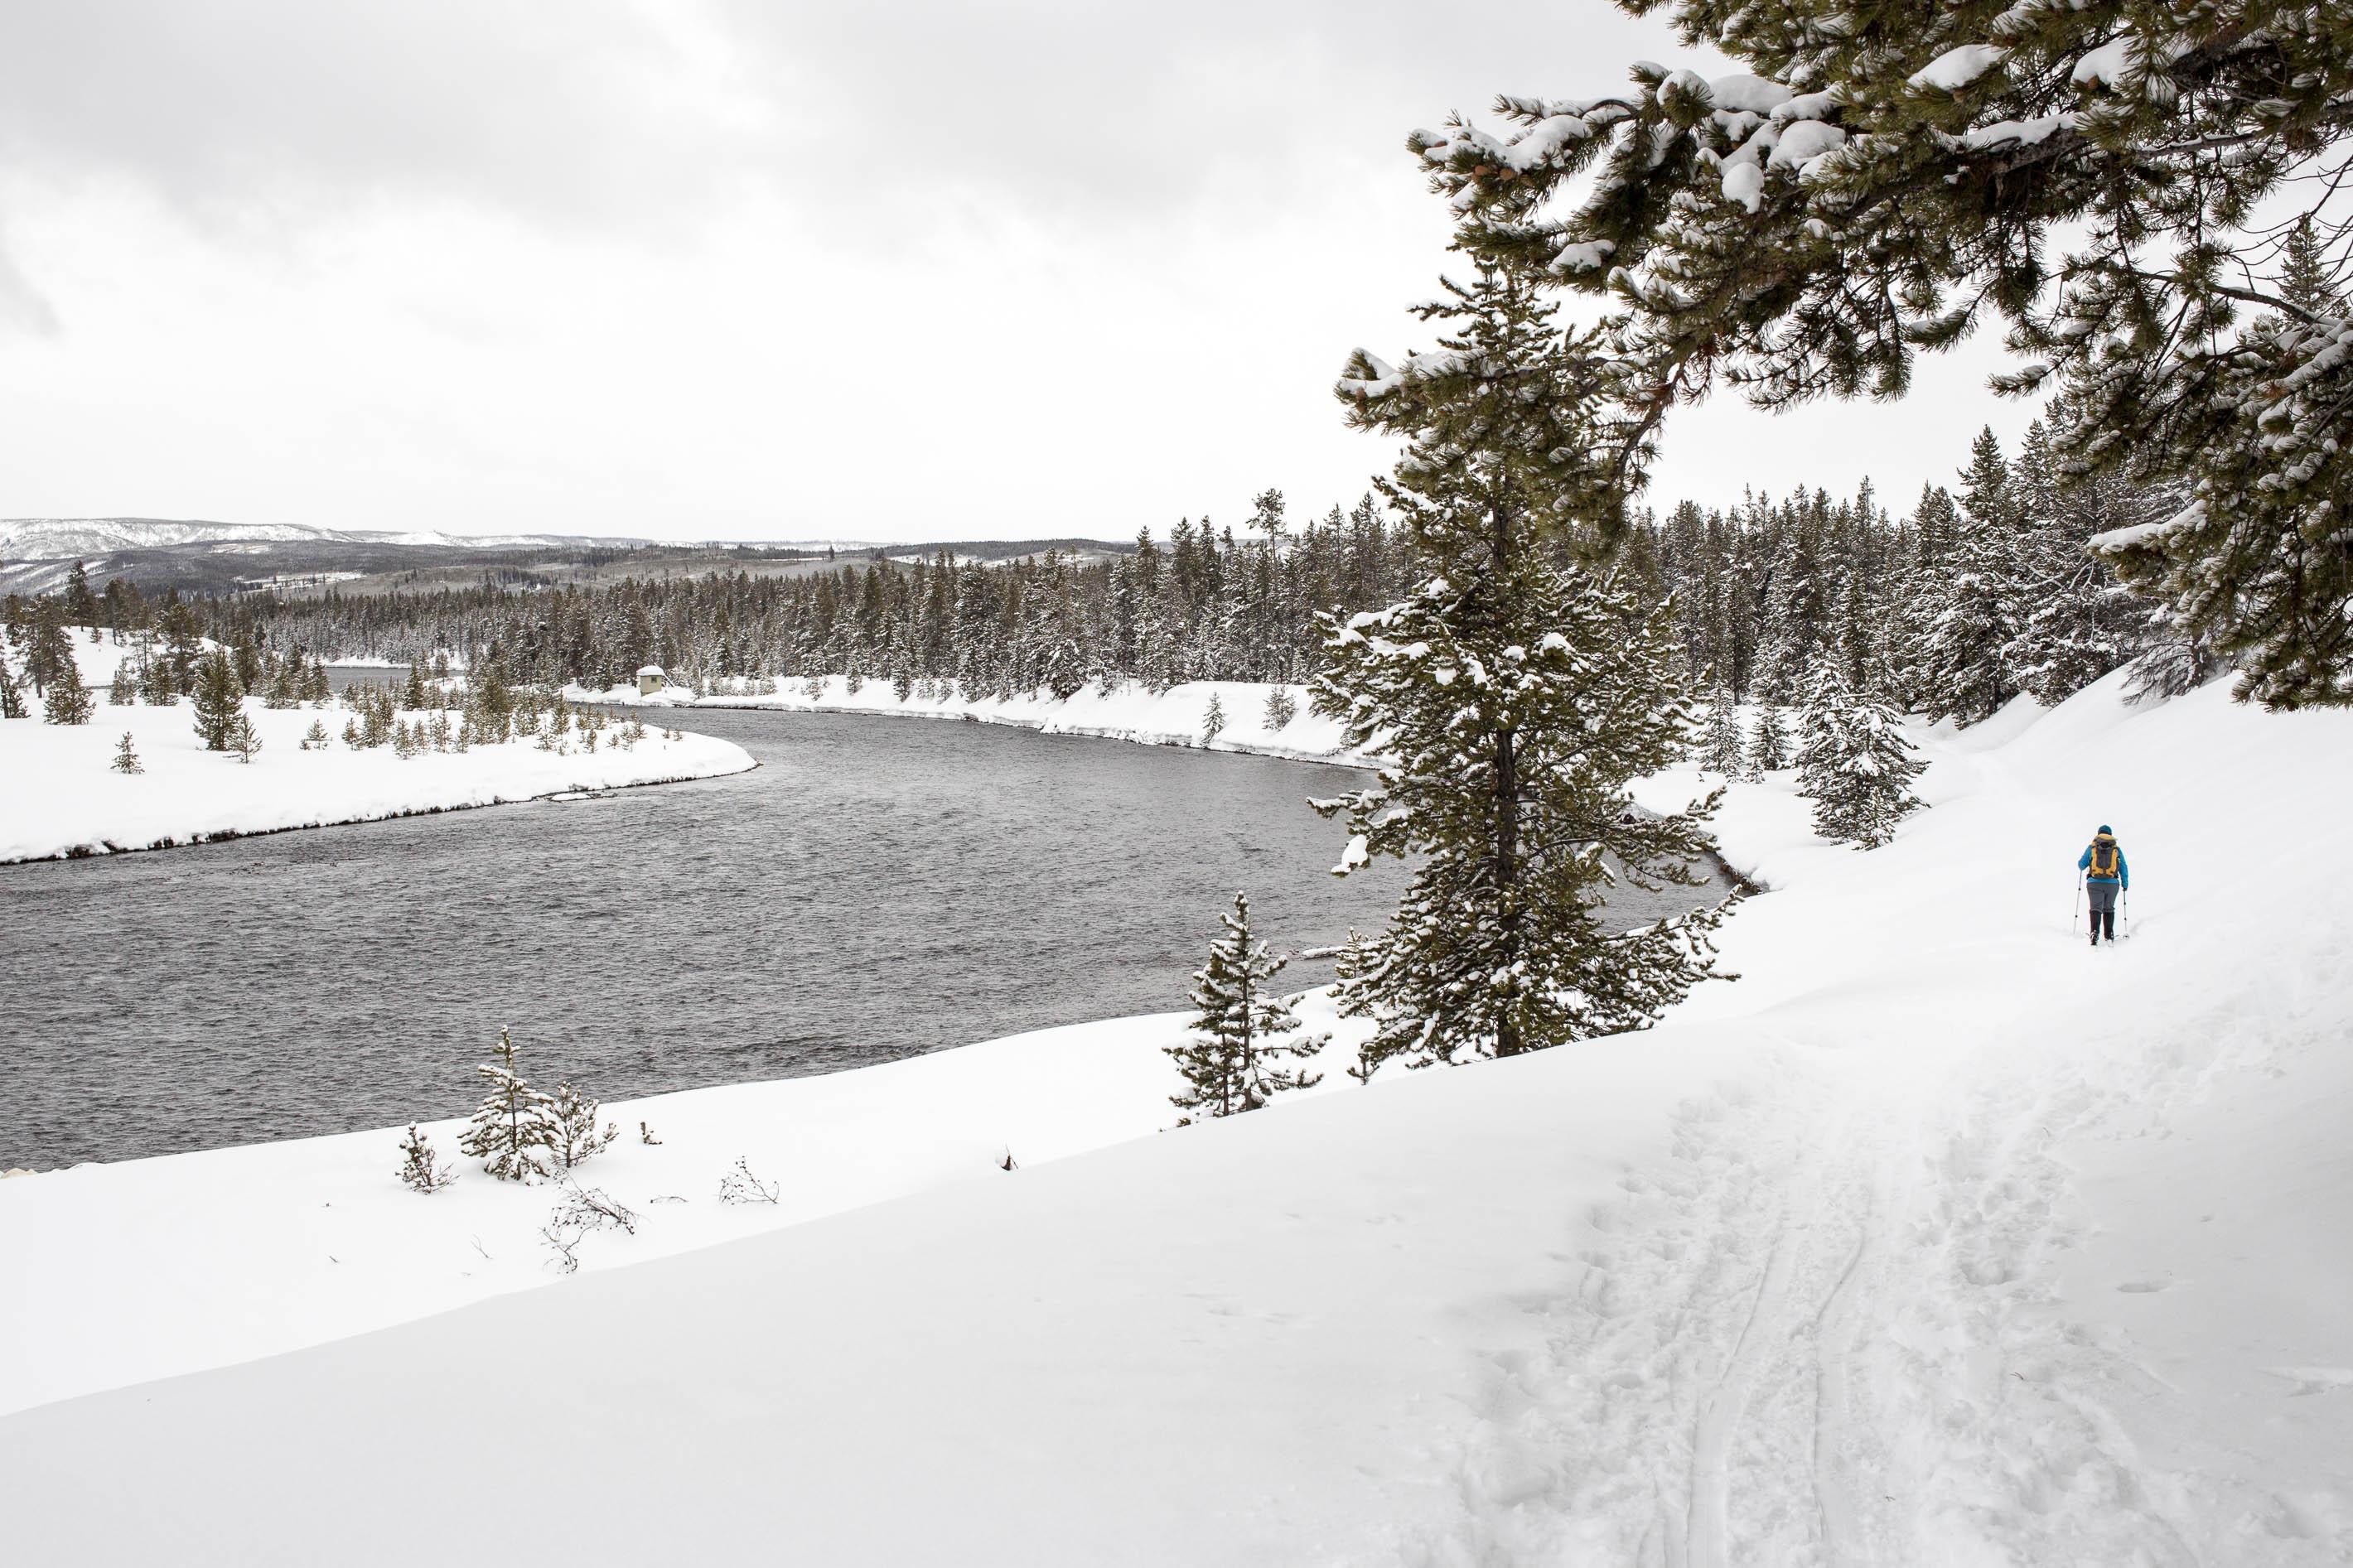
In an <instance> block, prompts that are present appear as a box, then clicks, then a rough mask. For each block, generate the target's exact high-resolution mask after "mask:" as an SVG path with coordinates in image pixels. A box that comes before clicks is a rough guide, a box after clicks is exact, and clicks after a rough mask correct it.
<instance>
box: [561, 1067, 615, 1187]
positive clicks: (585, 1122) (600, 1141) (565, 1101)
mask: <svg viewBox="0 0 2353 1568" xmlns="http://www.w3.org/2000/svg"><path fill="white" fill-rule="evenodd" d="M547 1116H548V1147H549V1149H550V1150H551V1151H552V1152H554V1155H555V1158H556V1159H557V1161H559V1162H560V1163H562V1164H563V1166H564V1168H565V1170H567V1171H568V1170H570V1169H571V1168H572V1167H573V1166H575V1165H577V1164H580V1163H582V1162H584V1161H586V1160H587V1159H589V1158H590V1157H592V1156H593V1155H596V1154H599V1153H602V1152H604V1151H605V1150H607V1149H609V1148H611V1147H612V1145H613V1140H614V1139H616V1138H617V1137H619V1136H620V1135H621V1129H620V1127H619V1126H618V1125H617V1123H614V1122H610V1121H608V1122H607V1123H606V1124H605V1126H604V1129H603V1131H598V1130H597V1127H596V1101H595V1100H590V1099H588V1098H587V1097H586V1095H584V1094H582V1093H581V1092H580V1091H579V1090H578V1089H574V1088H573V1087H572V1085H571V1084H569V1083H559V1084H557V1085H556V1086H555V1092H554V1094H552V1095H550V1096H548V1100H547Z"/></svg>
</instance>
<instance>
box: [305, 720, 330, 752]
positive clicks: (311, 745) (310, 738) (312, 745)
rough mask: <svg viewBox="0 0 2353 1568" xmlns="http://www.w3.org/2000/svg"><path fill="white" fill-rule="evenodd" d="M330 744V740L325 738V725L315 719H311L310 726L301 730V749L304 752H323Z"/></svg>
mask: <svg viewBox="0 0 2353 1568" xmlns="http://www.w3.org/2000/svg"><path fill="white" fill-rule="evenodd" d="M331 744H332V742H330V741H329V740H328V739H327V726H326V725H325V724H323V723H322V722H320V721H318V720H316V719H313V720H311V727H310V728H309V729H308V730H306V731H303V732H302V749H303V750H304V751H306V752H323V751H325V750H326V749H327V748H328V746H330V745H331Z"/></svg>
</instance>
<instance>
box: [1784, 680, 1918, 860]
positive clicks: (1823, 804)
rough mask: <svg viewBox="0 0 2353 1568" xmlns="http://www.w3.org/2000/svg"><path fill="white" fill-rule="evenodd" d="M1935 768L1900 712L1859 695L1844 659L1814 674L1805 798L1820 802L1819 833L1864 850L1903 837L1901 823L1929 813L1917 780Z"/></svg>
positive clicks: (1803, 769) (1801, 767) (1802, 766)
mask: <svg viewBox="0 0 2353 1568" xmlns="http://www.w3.org/2000/svg"><path fill="white" fill-rule="evenodd" d="M1927 765H1928V764H1927V763H1924V762H1922V761H1921V760H1920V759H1919V757H1918V756H1917V755H1915V753H1914V752H1913V749H1912V743H1911V742H1909V741H1906V740H1905V738H1904V732H1903V731H1902V730H1901V729H1899V728H1898V727H1897V726H1896V722H1895V715H1894V712H1893V711H1891V710H1889V709H1888V708H1886V707H1885V706H1884V705H1883V704H1882V703H1880V702H1878V701H1876V700H1873V699H1871V698H1868V697H1860V696H1857V695H1856V694H1855V692H1854V691H1853V690H1852V689H1850V688H1849V687H1848V685H1847V683H1846V675H1845V672H1844V671H1843V670H1842V669H1841V668H1839V665H1838V662H1837V661H1836V660H1834V659H1832V660H1825V661H1824V662H1823V664H1822V665H1821V667H1820V668H1818V669H1817V670H1816V671H1815V672H1814V682H1813V687H1812V689H1811V690H1810V692H1809V693H1808V694H1807V698H1806V713H1805V748H1804V750H1803V751H1802V752H1799V756H1798V779H1799V784H1798V793H1799V794H1800V795H1805V796H1806V797H1807V798H1808V799H1810V800H1811V801H1812V802H1813V803H1814V831H1815V833H1817V834H1818V835H1820V837H1824V838H1830V839H1835V840H1838V841H1840V842H1841V843H1847V844H1852V845H1855V846H1856V847H1859V848H1863V849H1875V848H1877V847H1879V846H1880V845H1882V844H1884V843H1886V842H1887V841H1888V840H1889V839H1891V838H1893V837H1895V825H1896V824H1897V823H1899V822H1901V821H1903V820H1904V818H1905V817H1906V816H1910V815H1911V814H1912V813H1913V812H1915V811H1917V810H1919V809H1920V808H1921V805H1922V804H1923V803H1922V802H1921V800H1920V798H1919V797H1918V796H1917V795H1914V794H1913V793H1912V781H1913V779H1915V777H1917V776H1918V775H1919V774H1920V773H1921V771H1922V770H1923V769H1925V768H1926V766H1927Z"/></svg>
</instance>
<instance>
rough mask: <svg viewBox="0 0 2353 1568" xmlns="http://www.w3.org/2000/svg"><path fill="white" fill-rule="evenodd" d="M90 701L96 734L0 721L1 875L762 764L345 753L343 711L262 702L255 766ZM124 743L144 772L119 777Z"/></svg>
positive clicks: (712, 744) (600, 756) (727, 755)
mask: <svg viewBox="0 0 2353 1568" xmlns="http://www.w3.org/2000/svg"><path fill="white" fill-rule="evenodd" d="M75 651H76V652H77V653H78V654H79V653H81V652H82V651H83V649H81V648H77V649H76V650H75ZM89 651H90V652H92V653H96V652H98V651H100V650H98V649H90V650H89ZM87 662H88V661H85V664H86V666H87ZM110 668H111V667H110ZM83 673H84V677H85V679H88V678H89V674H90V672H89V669H88V668H87V667H86V668H85V669H84V672H83ZM92 697H93V699H94V700H96V702H97V704H98V707H97V710H96V711H95V712H94V713H93V714H92V715H91V717H90V722H89V723H87V724H76V725H56V724H47V723H43V722H42V721H40V719H39V718H38V716H37V715H38V711H39V710H38V709H37V707H36V708H35V710H34V711H35V714H36V716H35V717H33V718H28V719H13V720H8V721H5V722H0V805H5V810H0V863H5V862H7V861H11V860H37V859H47V858H54V857H57V856H61V855H72V854H82V853H90V854H103V853H108V852H111V851H116V850H126V849H147V848H155V847H167V846H170V845H174V844H193V843H196V842H198V841H200V840H203V839H206V838H212V837H229V836H235V835H238V834H247V833H274V832H277V831H279V830H280V829H281V828H288V827H317V826H324V825H326V824H329V823H341V822H368V821H374V820H375V819H378V818H381V817H387V816H412V815H415V814H417V813H420V812H432V811H456V810H460V809H463V808H465V807H468V806H476V805H498V804H500V803H501V802H505V801H516V800H531V799H534V798H536V797H538V796H541V795H554V794H558V793H561V792H564V791H567V790H592V789H617V788H620V787H622V786H624V785H629V784H662V783H668V782H670V781H673V780H678V779H691V778H708V777H711V776H713V775H715V774H719V773H741V772H743V771H744V769H746V768H749V767H752V766H754V763H753V761H752V757H751V753H749V752H745V751H744V749H743V748H742V747H741V746H738V745H735V744H733V742H727V741H722V740H718V739H715V738H713V737H712V736H708V735H692V734H690V735H687V736H686V737H685V738H684V739H682V740H678V741H668V740H664V739H663V738H662V731H660V730H659V729H658V728H652V727H649V728H648V730H647V731H646V735H645V739H643V740H642V741H639V742H638V743H637V744H636V745H635V746H633V747H630V748H628V749H626V750H624V749H623V748H621V747H619V746H617V745H615V744H613V743H612V742H613V738H614V733H615V731H613V730H611V729H608V730H607V731H605V733H604V735H603V736H602V737H600V743H599V744H598V747H597V749H596V751H595V752H586V751H584V750H583V749H582V747H581V745H580V743H579V742H578V741H577V739H576V738H575V740H574V742H573V743H572V748H571V750H570V752H552V751H542V750H541V749H540V748H539V747H538V746H537V745H535V744H533V743H531V742H507V743H505V744H503V745H496V746H476V747H473V748H472V749H470V750H469V751H466V752H422V753H420V754H418V755H417V756H415V757H411V758H407V759H406V760H404V759H402V758H401V757H399V756H398V755H397V754H396V753H395V752H394V751H393V750H392V748H391V747H389V746H378V747H375V748H372V749H369V750H366V751H352V750H350V749H348V748H346V747H345V746H344V745H343V741H342V739H341V737H342V734H343V724H344V721H346V720H347V719H349V718H350V715H349V714H348V713H346V712H345V711H344V710H342V709H340V708H334V707H329V708H326V709H324V710H319V709H311V708H292V709H269V708H265V707H263V706H262V705H261V703H260V702H259V700H253V699H248V700H247V702H246V711H247V712H248V714H250V715H251V717H252V719H253V722H254V725H255V727H256V729H258V730H259V731H260V733H261V738H262V745H261V750H260V751H259V752H257V753H255V755H254V757H253V760H252V761H251V762H249V763H248V762H246V761H244V760H242V759H241V758H239V757H238V756H237V755H235V754H234V753H230V752H208V751H206V750H205V749H204V742H203V741H202V740H201V739H199V738H198V736H197V735H196V732H195V710H194V709H193V708H192V707H190V705H189V704H188V703H187V702H185V701H183V702H180V703H178V704H177V705H175V706H174V707H170V708H150V707H146V706H144V705H141V706H133V707H122V708H117V707H114V706H112V705H111V704H110V703H109V702H108V701H107V700H106V694H105V692H104V691H103V690H100V691H96V692H93V693H92ZM411 717H414V716H411ZM314 722H315V723H320V724H323V725H324V726H325V728H326V731H327V733H328V735H329V736H330V737H332V741H331V743H330V744H329V746H328V747H327V748H326V749H324V750H320V751H308V752H306V751H304V750H303V749H302V738H303V736H304V734H305V733H307V732H308V731H309V730H310V728H311V725H312V724H313V723H314ZM125 731H128V732H129V733H130V735H131V737H132V747H133V749H134V750H135V751H136V752H138V756H139V760H140V763H141V764H142V766H143V767H144V769H145V771H144V772H143V773H116V772H115V771H113V768H112V767H111V763H112V762H113V759H114V753H115V747H116V745H117V743H118V742H120V741H121V737H122V735H123V734H124V732H125Z"/></svg>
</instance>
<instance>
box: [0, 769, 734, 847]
mask: <svg viewBox="0 0 2353 1568" xmlns="http://www.w3.org/2000/svg"><path fill="white" fill-rule="evenodd" d="M759 765H760V763H759V759H757V758H756V757H755V758H753V759H751V760H750V761H748V762H747V763H744V766H742V767H740V768H721V769H718V770H716V771H713V772H708V773H675V774H672V775H670V776H669V777H666V778H658V779H637V780H634V781H632V782H631V783H628V784H592V785H588V786H586V787H585V788H584V787H583V786H581V785H578V784H567V785H565V787H564V788H562V789H552V790H543V791H541V792H539V793H538V794H536V795H501V796H499V797H498V798H497V799H494V800H470V801H464V802H461V803H459V804H457V805H417V806H408V807H405V808H404V809H402V810H399V811H372V812H364V813H362V814H361V815H359V816H331V817H324V818H322V819H320V820H319V821H316V822H289V823H283V824H281V825H280V826H276V827H242V828H239V827H226V828H222V829H220V830H219V831H218V832H215V833H192V834H190V835H189V836H188V837H185V838H174V837H170V836H168V835H166V836H165V837H162V838H156V839H152V840H150V841H149V842H147V843H145V844H117V843H115V842H114V841H113V840H112V839H100V841H99V842H98V843H96V844H73V845H69V846H67V847H65V848H62V849H59V850H57V851H56V852H54V853H52V854H48V855H14V856H10V857H8V858H5V859H0V866H38V865H41V864H43V863H45V862H47V861H51V860H98V859H102V858H106V857H107V856H110V855H145V854H148V853H150V852H152V851H154V850H159V849H189V848H194V847H195V846H197V845H200V844H227V843H228V842H230V841H231V840H232V839H237V838H268V837H271V836H273V835H275V834H280V833H310V832H312V831H314V830H316V829H318V828H322V827H355V826H359V825H361V824H363V823H368V822H398V821H400V820H401V819H402V818H404V817H410V816H445V815H447V814H448V813H450V812H458V811H487V810H490V809H491V808H492V807H494V806H501V805H530V804H531V803H532V802H533V801H542V800H560V799H565V798H569V797H575V796H593V795H616V794H618V793H619V792H620V791H622V790H625V789H658V788H660V787H661V786H663V785H665V784H694V783H696V782H697V781H699V780H702V779H724V778H733V777H735V776H736V775H737V774H739V773H750V772H752V771H753V770H754V768H757V767H758V766H759Z"/></svg>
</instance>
